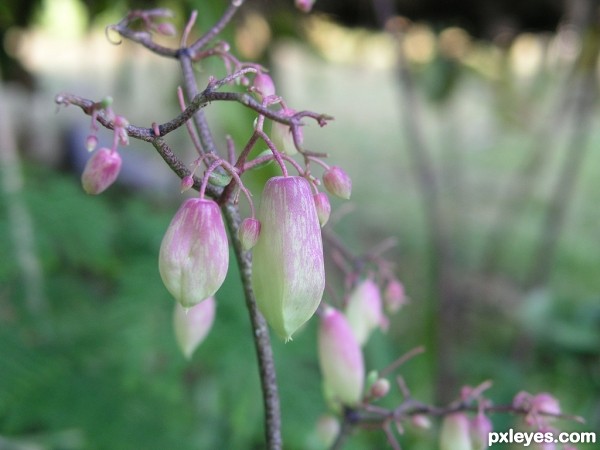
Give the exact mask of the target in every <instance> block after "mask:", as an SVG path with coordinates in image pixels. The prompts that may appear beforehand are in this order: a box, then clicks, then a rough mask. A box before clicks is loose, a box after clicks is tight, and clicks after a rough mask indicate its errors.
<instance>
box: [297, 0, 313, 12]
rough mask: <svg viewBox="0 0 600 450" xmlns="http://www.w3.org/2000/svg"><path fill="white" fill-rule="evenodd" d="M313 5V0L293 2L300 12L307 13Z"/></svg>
mask: <svg viewBox="0 0 600 450" xmlns="http://www.w3.org/2000/svg"><path fill="white" fill-rule="evenodd" d="M314 3H315V0H295V1H294V4H295V5H296V8H298V9H299V10H300V11H302V12H305V13H309V12H310V11H311V9H312V7H313V5H314Z"/></svg>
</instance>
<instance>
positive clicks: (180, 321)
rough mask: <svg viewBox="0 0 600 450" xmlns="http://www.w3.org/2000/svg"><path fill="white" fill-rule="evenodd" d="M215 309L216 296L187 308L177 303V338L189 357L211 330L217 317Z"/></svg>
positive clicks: (174, 316)
mask: <svg viewBox="0 0 600 450" xmlns="http://www.w3.org/2000/svg"><path fill="white" fill-rule="evenodd" d="M215 309H216V302H215V298H214V297H208V298H207V299H206V300H204V301H202V302H200V303H198V304H197V305H195V306H192V307H191V308H189V309H187V310H186V309H185V308H184V307H183V306H181V305H180V304H179V303H175V311H174V313H173V327H174V329H175V338H176V339H177V344H178V345H179V348H180V349H181V351H182V352H183V354H184V355H185V357H186V358H187V359H190V358H191V357H192V354H193V353H194V351H195V350H196V349H197V348H198V346H199V345H200V344H201V343H202V341H203V340H204V338H205V337H206V335H207V334H208V332H209V331H210V329H211V327H212V324H213V321H214V319H215Z"/></svg>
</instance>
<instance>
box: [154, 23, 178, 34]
mask: <svg viewBox="0 0 600 450" xmlns="http://www.w3.org/2000/svg"><path fill="white" fill-rule="evenodd" d="M156 31H158V33H160V34H162V35H164V36H175V34H176V33H177V30H175V25H173V24H172V23H169V22H162V23H159V24H158V25H157V26H156Z"/></svg>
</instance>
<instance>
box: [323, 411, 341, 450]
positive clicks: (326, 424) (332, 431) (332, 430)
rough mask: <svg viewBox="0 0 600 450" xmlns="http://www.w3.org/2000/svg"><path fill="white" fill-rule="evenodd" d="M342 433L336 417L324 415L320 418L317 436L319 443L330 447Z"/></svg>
mask: <svg viewBox="0 0 600 450" xmlns="http://www.w3.org/2000/svg"><path fill="white" fill-rule="evenodd" d="M339 432H340V421H339V420H338V419H337V417H335V416H330V415H324V416H321V417H319V421H318V422H317V436H318V437H319V441H321V443H322V444H323V445H324V446H325V447H330V446H331V444H333V442H334V441H335V438H336V437H337V435H338V433H339Z"/></svg>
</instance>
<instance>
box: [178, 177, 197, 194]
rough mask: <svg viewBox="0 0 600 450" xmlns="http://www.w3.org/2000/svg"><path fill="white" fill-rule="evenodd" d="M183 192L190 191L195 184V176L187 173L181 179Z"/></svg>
mask: <svg viewBox="0 0 600 450" xmlns="http://www.w3.org/2000/svg"><path fill="white" fill-rule="evenodd" d="M180 186H181V193H182V194H183V193H184V192H185V191H189V190H190V189H191V188H192V186H194V178H193V177H192V176H191V175H186V176H185V177H183V178H182V179H181V185H180Z"/></svg>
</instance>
